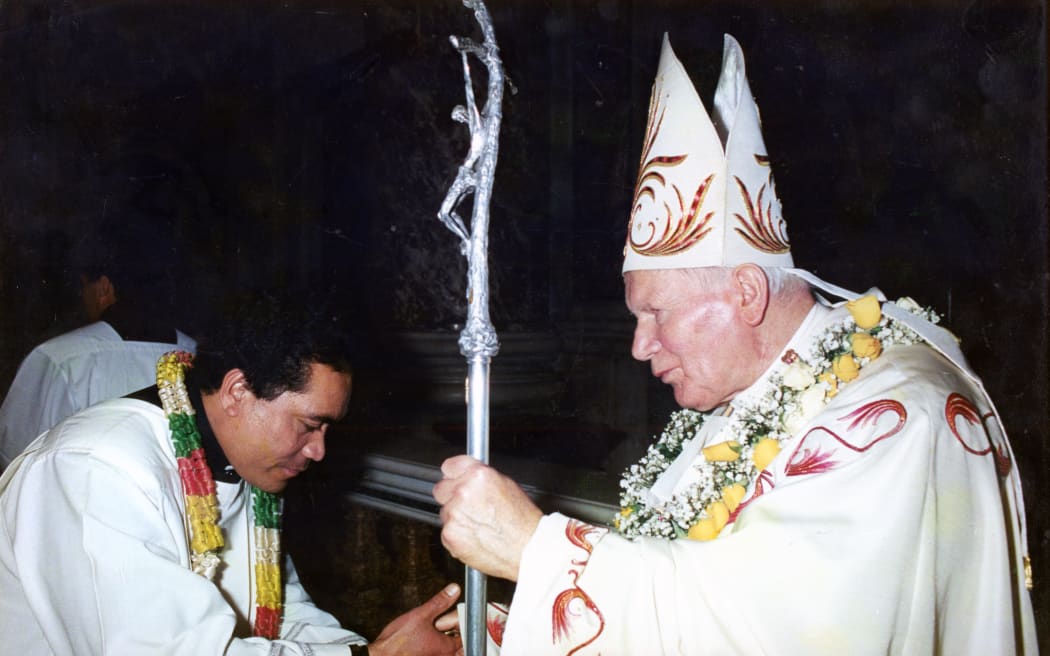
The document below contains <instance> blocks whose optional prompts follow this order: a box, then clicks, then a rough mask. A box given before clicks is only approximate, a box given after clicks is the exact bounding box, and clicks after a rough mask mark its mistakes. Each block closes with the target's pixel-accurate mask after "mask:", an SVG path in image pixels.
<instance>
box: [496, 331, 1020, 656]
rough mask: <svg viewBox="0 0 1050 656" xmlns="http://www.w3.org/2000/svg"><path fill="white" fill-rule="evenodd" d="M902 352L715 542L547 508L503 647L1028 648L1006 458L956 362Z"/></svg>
mask: <svg viewBox="0 0 1050 656" xmlns="http://www.w3.org/2000/svg"><path fill="white" fill-rule="evenodd" d="M924 350H925V349H924ZM876 364H878V363H876ZM905 364H907V365H908V366H905V367H902V368H900V369H897V368H895V367H894V366H892V365H891V364H889V363H882V364H881V365H880V366H878V367H876V366H875V365H872V367H871V369H872V371H871V375H870V376H869V377H868V378H867V379H866V383H865V384H861V381H857V385H856V389H855V390H851V391H852V392H854V393H852V394H850V395H846V394H843V395H840V398H838V399H836V400H835V401H833V402H832V403H831V404H830V405H829V406H828V408H826V410H825V412H824V413H823V414H821V415H818V416H817V417H816V418H814V419H813V420H811V422H810V423H809V425H808V427H806V428H805V429H803V430H802V431H801V432H800V433H799V436H800V437H796V438H795V439H794V440H793V441H790V442H789V443H788V444H786V445H785V449H784V450H783V451H781V453H780V455H779V456H778V458H777V459H776V460H775V461H774V463H773V464H772V465H771V466H770V473H771V474H772V476H771V477H770V478H769V479H768V480H767V483H766V485H765V489H764V490H763V492H762V493H760V494H755V490H754V488H752V490H750V491H749V494H751V495H753V496H752V497H751V501H750V503H749V505H748V506H747V507H745V508H744V510H742V511H741V513H740V514H739V516H738V518H737V520H736V522H735V524H731V525H730V526H728V527H727V528H726V529H725V530H724V531H723V533H722V535H721V536H720V537H719V538H718V539H716V540H713V541H710V542H696V541H691V540H686V539H679V540H674V541H668V540H661V539H654V538H640V539H638V540H636V541H631V540H628V539H625V538H623V537H621V536H619V535H617V534H605V533H604V529H595V528H594V527H590V528H589V529H588V528H587V527H586V525H583V524H581V523H579V522H576V521H575V520H569V519H568V518H565V517H563V516H560V515H552V516H547V517H545V518H544V519H543V520H542V521H541V523H540V526H539V528H538V529H537V531H536V533H535V534H534V536H533V538H532V540H531V541H530V542H529V544H528V546H527V548H526V550H525V553H524V556H523V560H522V564H521V568H520V574H519V579H518V584H517V588H516V591H515V596H514V600H513V603H512V604H511V608H510V617H509V620H508V623H507V627H506V632H505V634H504V641H503V646H502V652H501V653H502V654H504V656H508V655H509V656H513V655H516V654H529V655H530V656H536V655H539V654H567V653H570V652H571V653H574V654H581V655H582V654H599V653H601V654H605V655H606V656H609V655H613V654H657V653H665V654H746V655H748V656H751V655H756V654H807V655H809V654H829V655H830V654H835V655H838V654H850V655H851V656H854V655H864V654H872V655H875V654H915V655H919V654H922V655H929V654H1007V653H1009V654H1014V653H1024V652H1026V650H1028V651H1030V650H1034V649H1035V642H1034V625H1033V624H1032V619H1031V618H1032V613H1031V606H1030V600H1029V598H1028V593H1027V591H1026V590H1024V589H1023V577H1022V576H1021V575H1020V573H1019V572H1018V570H1019V569H1020V568H1021V567H1022V566H1021V562H1020V561H1021V557H1022V556H1023V554H1024V545H1023V544H1019V543H1018V534H1017V532H1016V527H1015V526H1012V525H1011V521H1010V517H1011V516H1012V514H1013V513H1014V510H1015V509H1014V508H1013V507H1012V504H1013V503H1014V501H1012V500H1010V496H1009V493H1008V490H1009V489H1010V487H1011V486H1010V485H1009V476H1014V475H1016V471H1015V469H1016V466H1015V465H1014V464H1013V463H1009V462H1005V463H1004V462H1003V460H1002V458H1001V457H999V456H1002V454H1003V451H1002V450H1001V449H998V448H996V446H995V445H996V444H1001V443H1002V442H1001V440H1002V439H1003V438H1002V436H999V435H998V434H997V433H996V429H995V423H994V422H992V421H989V420H987V417H988V416H989V413H988V412H987V407H986V404H985V400H984V399H982V398H980V397H978V396H976V392H975V390H974V389H973V388H971V387H969V386H968V384H967V383H966V382H965V381H963V380H962V379H961V378H960V377H956V376H955V375H954V374H953V373H952V371H953V369H951V368H949V367H948V366H944V363H943V361H941V360H940V359H939V358H935V359H931V358H930V357H928V356H927V355H925V354H924V353H919V358H918V361H917V362H912V363H907V362H905ZM877 371H881V372H882V374H881V375H876V373H877ZM923 379H925V380H940V381H942V384H943V386H935V387H931V386H927V385H923V384H919V383H913V381H916V380H923ZM955 392H958V394H955ZM960 399H964V401H960ZM960 404H963V405H960ZM960 408H962V409H960ZM968 408H972V410H973V412H972V413H971V412H970V411H969V410H968ZM858 417H860V418H861V419H863V421H862V420H861V419H858ZM982 417H984V418H985V420H984V421H983V422H982V420H981V418H982ZM993 433H996V434H995V435H993ZM993 438H994V439H993ZM1011 468H1012V469H1013V470H1014V471H1010V470H1011ZM1007 472H1010V473H1009V474H1007Z"/></svg>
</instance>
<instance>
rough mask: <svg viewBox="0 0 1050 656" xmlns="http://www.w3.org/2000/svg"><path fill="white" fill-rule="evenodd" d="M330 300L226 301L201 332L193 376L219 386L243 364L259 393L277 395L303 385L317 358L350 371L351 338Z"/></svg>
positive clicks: (204, 387)
mask: <svg viewBox="0 0 1050 656" xmlns="http://www.w3.org/2000/svg"><path fill="white" fill-rule="evenodd" d="M326 305H327V304H326V303H324V302H322V301H318V300H311V299H309V298H296V297H293V296H291V295H282V296H277V295H274V294H258V295H253V296H243V295H242V296H240V297H238V298H235V299H232V300H230V301H227V302H226V303H225V304H224V308H223V309H222V310H220V311H219V312H217V313H215V314H214V320H213V321H211V322H210V324H211V325H210V326H208V327H207V328H205V330H204V332H203V333H202V334H201V335H200V339H199V340H198V343H197V356H196V358H194V363H193V368H192V369H191V371H190V373H189V378H190V380H191V381H192V382H193V383H195V384H196V385H198V386H199V388H200V389H201V391H202V392H214V391H215V390H217V389H218V388H219V387H220V386H221V385H222V379H223V377H224V376H225V375H226V373H227V372H228V371H230V370H231V369H240V370H241V371H243V372H244V376H245V379H246V380H247V382H248V385H249V386H250V387H251V389H252V392H253V393H254V394H255V395H256V396H257V397H259V398H260V399H265V400H272V399H274V398H277V397H278V396H280V395H281V394H283V393H284V392H299V391H302V390H303V389H304V388H305V387H306V385H307V383H308V382H309V376H310V365H312V364H324V365H328V366H329V367H331V368H332V369H335V370H336V371H339V372H344V373H351V367H350V354H351V348H350V340H349V338H348V336H347V333H346V331H344V330H343V327H342V325H341V322H340V320H339V318H338V317H337V316H335V315H334V314H333V313H332V312H331V311H329V309H328V308H327V306H326Z"/></svg>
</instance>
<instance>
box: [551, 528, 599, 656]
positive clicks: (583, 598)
mask: <svg viewBox="0 0 1050 656" xmlns="http://www.w3.org/2000/svg"><path fill="white" fill-rule="evenodd" d="M607 532H608V530H607V529H604V528H599V527H597V526H592V525H590V524H585V523H583V522H580V521H577V520H575V519H570V520H569V523H568V524H567V525H566V526H565V537H566V538H567V539H568V540H569V542H570V543H571V544H572V545H573V546H575V547H577V548H579V549H582V550H583V551H584V556H583V557H582V560H575V559H574V560H572V561H571V562H572V564H573V565H575V566H579V567H581V568H582V567H584V566H586V565H587V561H588V560H589V559H590V555H591V550H592V549H593V548H594V545H593V543H592V542H591V541H590V537H591V536H592V535H604V534H605V533H607ZM582 571H583V570H582V569H575V568H570V569H569V576H571V577H572V587H571V588H569V589H567V590H563V591H562V592H561V593H559V594H558V596H557V597H555V599H554V605H553V607H552V609H551V627H552V631H551V633H552V635H551V642H552V643H554V644H557V643H559V642H562V641H564V640H571V639H572V633H573V629H572V624H573V623H574V622H576V620H578V619H580V618H582V617H583V616H584V614H583V609H586V610H588V611H590V612H591V613H593V614H594V616H595V617H597V618H598V631H597V632H596V633H595V634H594V635H593V636H591V637H589V638H588V639H587V640H586V641H584V642H582V643H579V644H577V645H575V646H573V647H572V649H570V650H569V651H568V652H566V656H569V654H575V653H576V652H578V651H579V650H581V649H583V648H584V647H586V646H587V645H589V644H591V643H592V642H594V641H595V640H597V639H598V636H600V635H601V634H602V631H604V630H605V617H603V616H602V612H601V611H600V610H599V609H598V606H597V605H596V604H595V603H594V602H593V601H592V600H591V598H590V597H589V596H588V595H587V593H586V592H584V591H583V589H582V588H580V586H578V585H577V584H576V581H577V579H579V577H580V574H581V573H582ZM581 605H582V606H583V608H580V606H581Z"/></svg>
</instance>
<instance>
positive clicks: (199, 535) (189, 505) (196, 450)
mask: <svg viewBox="0 0 1050 656" xmlns="http://www.w3.org/2000/svg"><path fill="white" fill-rule="evenodd" d="M191 366H193V356H192V355H191V354H189V353H187V352H185V351H171V352H169V353H165V354H164V355H162V356H161V357H160V359H159V360H158V361H157V389H158V391H159V394H160V401H161V405H162V406H163V408H164V415H165V416H166V417H167V418H168V427H169V429H170V430H171V441H172V444H173V446H174V447H175V457H176V461H177V462H178V466H179V479H180V480H181V481H182V491H183V494H185V496H186V516H187V521H188V523H189V526H190V548H191V550H192V551H193V554H192V555H191V556H190V564H191V566H192V568H193V571H194V572H195V573H197V574H200V575H201V576H203V577H204V578H206V579H208V580H209V581H211V580H213V579H214V578H215V573H216V571H217V569H218V566H219V562H220V558H219V552H220V551H221V550H222V548H223V545H224V541H223V537H222V531H221V530H220V529H219V524H218V520H219V502H218V499H217V497H216V495H215V480H214V478H213V477H212V474H211V469H210V468H209V467H208V462H207V460H205V457H204V449H203V448H202V447H201V434H200V431H198V430H197V422H196V421H195V420H194V414H195V412H194V410H193V405H192V404H191V403H190V399H189V394H188V393H187V391H186V369H187V368H189V367H191ZM251 491H252V509H253V511H254V516H255V519H254V527H253V534H254V538H255V626H254V629H253V632H254V634H255V635H256V636H260V637H263V638H268V639H270V640H274V639H276V638H277V637H278V636H279V634H280V628H281V568H280V554H281V499H280V497H278V496H277V495H276V494H271V493H269V492H265V491H263V490H260V489H258V488H256V487H254V486H252V488H251Z"/></svg>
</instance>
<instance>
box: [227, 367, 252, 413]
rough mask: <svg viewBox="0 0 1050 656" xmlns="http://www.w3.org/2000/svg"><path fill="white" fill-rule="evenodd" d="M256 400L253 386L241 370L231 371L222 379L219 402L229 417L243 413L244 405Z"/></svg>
mask: <svg viewBox="0 0 1050 656" xmlns="http://www.w3.org/2000/svg"><path fill="white" fill-rule="evenodd" d="M252 398H255V395H254V394H253V393H252V388H251V385H249V384H248V379H247V378H245V376H244V372H243V371H241V370H240V369H230V370H229V371H227V372H226V375H225V376H223V377H222V384H221V385H220V386H219V402H220V403H221V404H222V410H223V412H225V413H226V414H227V415H229V416H231V417H234V416H237V415H239V414H240V413H241V411H242V409H243V407H244V404H245V402H246V401H248V400H249V399H252Z"/></svg>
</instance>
